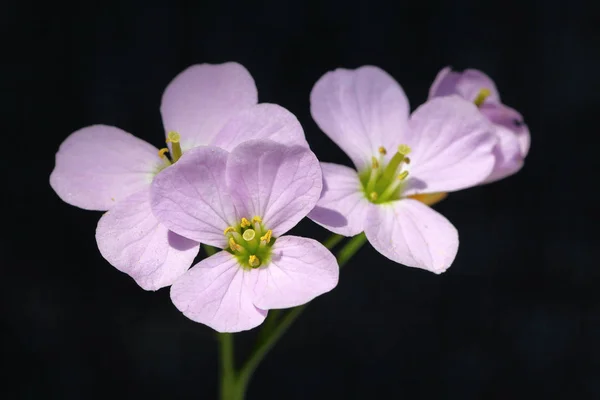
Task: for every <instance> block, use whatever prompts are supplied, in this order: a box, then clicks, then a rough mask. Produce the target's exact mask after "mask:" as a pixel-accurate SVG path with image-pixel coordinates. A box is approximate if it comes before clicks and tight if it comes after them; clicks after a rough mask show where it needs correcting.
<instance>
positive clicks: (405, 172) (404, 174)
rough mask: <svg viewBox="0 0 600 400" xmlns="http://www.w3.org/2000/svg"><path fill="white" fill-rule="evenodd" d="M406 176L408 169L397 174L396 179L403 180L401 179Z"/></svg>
mask: <svg viewBox="0 0 600 400" xmlns="http://www.w3.org/2000/svg"><path fill="white" fill-rule="evenodd" d="M407 176H408V171H402V172H401V173H400V175H398V179H399V180H401V181H403V180H405V179H406V177H407Z"/></svg>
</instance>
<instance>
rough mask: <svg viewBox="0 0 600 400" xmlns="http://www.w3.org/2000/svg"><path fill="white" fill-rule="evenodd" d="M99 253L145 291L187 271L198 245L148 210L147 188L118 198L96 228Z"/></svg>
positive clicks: (168, 282)
mask: <svg viewBox="0 0 600 400" xmlns="http://www.w3.org/2000/svg"><path fill="white" fill-rule="evenodd" d="M96 242H97V243H98V248H99V249H100V253H101V254H102V256H103V257H104V258H105V259H106V260H107V261H108V262H109V263H110V264H111V265H113V266H114V267H115V268H117V269H118V270H119V271H122V272H125V273H126V274H128V275H129V276H131V277H132V278H133V279H135V281H136V282H137V284H138V285H140V286H141V287H142V288H143V289H145V290H157V289H160V288H162V287H165V286H169V285H171V284H172V283H173V282H175V280H176V279H177V278H179V277H180V276H181V275H183V274H184V273H185V271H187V269H188V268H189V267H190V265H192V262H193V261H194V257H195V256H196V254H197V253H198V248H199V244H198V243H196V242H194V241H191V240H189V239H186V238H183V237H181V236H179V235H177V234H175V233H173V232H169V230H168V229H167V228H166V227H165V226H164V225H162V224H160V223H159V222H158V221H157V220H156V218H155V217H154V215H153V214H152V211H151V210H150V193H149V189H143V190H141V191H139V192H137V193H135V194H133V195H131V196H129V197H128V198H126V199H125V200H122V201H120V202H119V203H118V204H117V205H116V206H115V207H113V208H112V209H111V210H110V211H108V212H107V213H105V214H104V215H103V216H102V218H100V221H99V222H98V227H97V229H96Z"/></svg>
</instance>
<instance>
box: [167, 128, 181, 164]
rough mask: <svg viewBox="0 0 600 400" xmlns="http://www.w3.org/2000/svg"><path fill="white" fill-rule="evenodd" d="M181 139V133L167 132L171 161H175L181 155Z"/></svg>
mask: <svg viewBox="0 0 600 400" xmlns="http://www.w3.org/2000/svg"><path fill="white" fill-rule="evenodd" d="M180 140H181V135H180V134H179V133H177V132H173V131H171V132H169V133H168V135H167V140H166V142H167V143H171V156H172V157H173V162H176V161H177V160H179V158H180V157H181V154H182V151H181V144H180V143H179V141H180Z"/></svg>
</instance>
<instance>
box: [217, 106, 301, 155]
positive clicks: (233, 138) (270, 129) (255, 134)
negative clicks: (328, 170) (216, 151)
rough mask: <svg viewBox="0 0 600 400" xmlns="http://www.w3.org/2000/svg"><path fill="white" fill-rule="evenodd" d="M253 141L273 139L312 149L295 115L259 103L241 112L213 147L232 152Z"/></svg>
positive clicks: (279, 108)
mask: <svg viewBox="0 0 600 400" xmlns="http://www.w3.org/2000/svg"><path fill="white" fill-rule="evenodd" d="M251 139H270V140H273V141H275V142H278V143H282V144H286V145H288V146H292V145H299V146H306V147H308V143H307V142H306V139H305V138H304V131H303V130H302V126H301V125H300V122H298V119H297V118H296V117H295V116H294V114H292V113H291V112H289V111H288V110H286V109H285V108H283V107H281V106H278V105H277V104H269V103H262V104H257V105H255V106H252V107H250V108H247V109H245V110H243V111H241V112H240V113H238V114H237V115H236V116H235V117H233V118H231V119H230V120H229V122H228V123H227V124H226V125H225V127H224V128H223V129H222V130H221V131H220V132H219V134H218V135H217V136H215V137H214V139H213V141H212V143H211V144H212V145H213V146H218V147H221V148H223V149H225V150H227V151H231V150H233V148H234V147H236V146H237V145H239V144H241V143H242V142H245V141H247V140H251Z"/></svg>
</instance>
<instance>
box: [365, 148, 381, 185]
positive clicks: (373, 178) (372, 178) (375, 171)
mask: <svg viewBox="0 0 600 400" xmlns="http://www.w3.org/2000/svg"><path fill="white" fill-rule="evenodd" d="M379 171H380V170H379V161H377V159H376V158H375V157H371V173H370V174H369V181H368V182H367V193H369V192H372V191H373V189H374V188H375V184H376V183H377V177H378V176H379Z"/></svg>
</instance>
